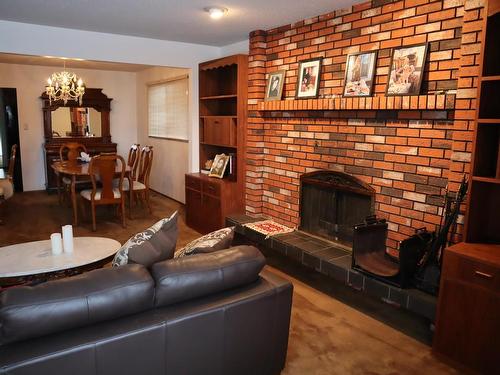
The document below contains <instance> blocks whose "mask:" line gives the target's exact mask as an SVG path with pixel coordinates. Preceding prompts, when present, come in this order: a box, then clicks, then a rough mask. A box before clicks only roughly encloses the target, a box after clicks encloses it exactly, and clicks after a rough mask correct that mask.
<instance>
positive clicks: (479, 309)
mask: <svg viewBox="0 0 500 375" xmlns="http://www.w3.org/2000/svg"><path fill="white" fill-rule="evenodd" d="M484 11H485V13H484V15H485V16H484V26H483V30H484V31H483V35H484V36H483V38H484V42H483V44H482V62H481V64H480V69H481V70H480V72H481V73H480V76H479V81H478V86H479V87H478V98H477V109H476V127H475V133H474V145H473V146H474V147H473V152H472V165H471V173H470V176H471V178H470V180H469V195H468V205H467V214H466V218H465V219H466V221H465V242H462V243H459V244H457V245H454V246H451V247H449V248H448V249H446V250H445V253H444V260H443V270H442V275H441V286H440V292H439V302H438V311H437V319H436V332H435V335H434V343H433V350H434V352H435V353H436V354H439V355H443V356H445V357H447V358H450V359H452V360H454V361H456V362H458V363H460V364H462V365H465V366H466V367H467V368H470V369H473V370H475V371H479V372H480V373H484V374H493V373H495V372H497V371H498V354H499V352H498V351H499V349H500V318H499V317H500V220H499V218H498V215H499V214H500V63H499V61H500V0H489V2H488V4H487V5H486V7H485V9H484Z"/></svg>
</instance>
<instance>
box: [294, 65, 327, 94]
mask: <svg viewBox="0 0 500 375" xmlns="http://www.w3.org/2000/svg"><path fill="white" fill-rule="evenodd" d="M321 61H322V58H321V57H319V58H315V59H309V60H303V61H300V62H299V71H298V77H297V92H296V94H295V97H296V98H297V99H310V98H316V97H317V96H318V91H319V79H320V75H321Z"/></svg>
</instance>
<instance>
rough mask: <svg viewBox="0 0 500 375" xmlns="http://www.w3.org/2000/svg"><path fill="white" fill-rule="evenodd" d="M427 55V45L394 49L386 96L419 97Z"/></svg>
mask: <svg viewBox="0 0 500 375" xmlns="http://www.w3.org/2000/svg"><path fill="white" fill-rule="evenodd" d="M426 55H427V43H424V44H419V45H415V46H408V47H399V48H394V49H393V50H392V58H391V64H390V70H389V77H388V79H387V88H386V95H388V96H398V95H419V94H420V86H421V85H422V78H423V75H424V67H425V59H426Z"/></svg>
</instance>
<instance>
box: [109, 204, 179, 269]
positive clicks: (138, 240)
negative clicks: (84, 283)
mask: <svg viewBox="0 0 500 375" xmlns="http://www.w3.org/2000/svg"><path fill="white" fill-rule="evenodd" d="M178 216H179V215H178V213H177V211H175V212H174V213H173V214H172V216H170V217H168V218H165V219H161V220H159V221H158V222H156V223H155V224H153V225H152V226H151V227H149V228H148V229H146V230H145V231H144V232H140V233H137V234H136V235H134V236H133V237H131V238H130V239H129V240H128V241H127V242H126V243H125V245H123V246H122V247H121V248H120V250H118V252H117V253H116V255H115V258H114V259H113V263H112V265H113V267H118V266H123V265H124V264H128V263H138V264H142V265H143V266H146V267H150V266H152V265H153V264H154V263H156V262H159V261H162V260H166V259H171V258H172V257H173V256H174V251H175V245H176V243H177V235H178V229H177V217H178Z"/></svg>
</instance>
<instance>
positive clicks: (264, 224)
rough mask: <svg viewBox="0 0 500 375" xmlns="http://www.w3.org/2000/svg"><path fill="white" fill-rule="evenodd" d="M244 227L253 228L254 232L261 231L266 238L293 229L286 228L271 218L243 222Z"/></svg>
mask: <svg viewBox="0 0 500 375" xmlns="http://www.w3.org/2000/svg"><path fill="white" fill-rule="evenodd" d="M244 226H245V227H247V228H250V229H253V230H254V231H256V232H259V233H262V234H264V235H265V236H266V239H267V238H269V237H271V236H274V235H276V234H283V233H290V232H293V231H294V230H295V229H293V228H288V227H286V226H284V225H282V224H279V223H276V222H274V221H272V220H263V221H256V222H254V223H247V224H244Z"/></svg>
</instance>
